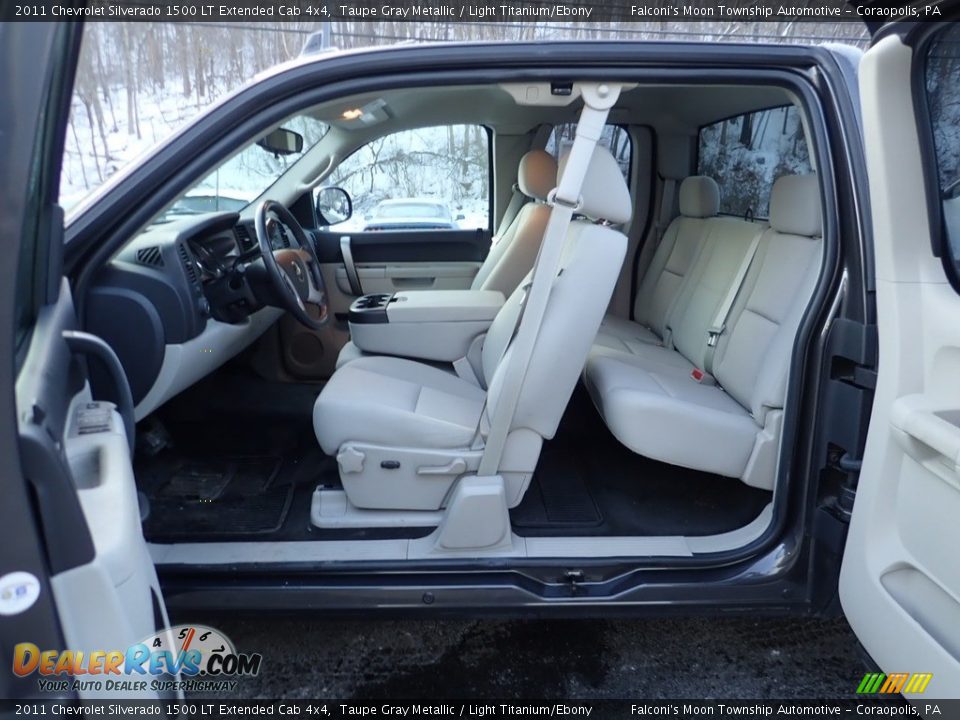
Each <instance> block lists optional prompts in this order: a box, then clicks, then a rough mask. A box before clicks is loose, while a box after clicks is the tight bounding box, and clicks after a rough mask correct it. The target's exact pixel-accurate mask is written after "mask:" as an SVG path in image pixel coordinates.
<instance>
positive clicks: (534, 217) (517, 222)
mask: <svg viewBox="0 0 960 720" xmlns="http://www.w3.org/2000/svg"><path fill="white" fill-rule="evenodd" d="M556 185H557V161H556V160H555V159H554V158H553V156H552V155H551V154H550V153H548V152H546V151H544V150H531V151H530V152H528V153H527V154H526V155H524V156H523V158H521V160H520V167H519V168H518V169H517V186H518V188H519V190H520V192H522V193H523V194H524V195H526V196H527V197H528V198H530V200H531V202H527V203H526V204H525V205H524V206H523V207H522V208H520V212H518V213H517V216H516V217H515V218H514V219H513V222H511V223H510V225H509V226H508V227H507V229H506V230H505V231H504V232H503V233H501V235H500V237H499V238H497V239H496V242H494V244H493V245H492V246H491V247H490V252H489V254H488V255H487V258H486V260H484V262H483V265H481V266H480V270H479V271H478V272H477V275H476V277H474V279H473V283H472V284H471V286H470V289H471V290H497V291H499V292H502V293H503V294H504V296H509V295H510V293H512V292H513V291H514V290H516V289H517V286H518V285H519V284H520V281H521V280H523V278H524V277H525V276H526V274H527V273H528V272H530V269H531V268H532V267H533V264H534V262H535V261H536V259H537V253H538V252H539V251H540V244H541V243H542V242H543V233H544V231H545V230H546V229H547V220H548V219H549V218H550V207H549V206H548V205H545V204H544V201H545V200H546V199H547V193H549V192H550V191H551V190H553V188H555V187H556Z"/></svg>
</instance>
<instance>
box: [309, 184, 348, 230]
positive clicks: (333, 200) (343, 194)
mask: <svg viewBox="0 0 960 720" xmlns="http://www.w3.org/2000/svg"><path fill="white" fill-rule="evenodd" d="M315 192H316V195H315V197H314V202H315V205H316V208H317V215H318V216H319V218H320V223H321V224H322V225H336V224H338V223H342V222H346V221H347V220H349V219H350V218H351V217H352V216H353V201H352V200H351V199H350V195H349V193H347V191H346V190H344V189H343V188H339V187H325V188H320V189H319V190H317V191H315Z"/></svg>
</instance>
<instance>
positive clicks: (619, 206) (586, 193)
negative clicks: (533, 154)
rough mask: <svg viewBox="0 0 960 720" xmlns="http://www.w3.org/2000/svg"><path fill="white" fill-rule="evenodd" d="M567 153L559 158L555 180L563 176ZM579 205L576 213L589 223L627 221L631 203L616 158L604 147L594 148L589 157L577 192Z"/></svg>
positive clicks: (616, 223) (625, 182)
mask: <svg viewBox="0 0 960 720" xmlns="http://www.w3.org/2000/svg"><path fill="white" fill-rule="evenodd" d="M568 156H569V152H566V153H564V154H563V155H562V156H561V157H560V169H559V172H558V177H563V171H564V168H565V167H566V164H567V157H568ZM580 197H581V205H580V209H579V210H577V213H578V214H580V215H586V216H587V217H588V218H591V219H592V220H606V221H607V222H609V223H612V224H614V225H622V224H623V223H626V222H629V220H630V216H631V215H632V214H633V202H632V201H631V199H630V190H629V189H628V188H627V181H626V180H624V179H623V171H621V170H620V165H619V164H617V161H616V159H615V158H614V157H613V155H611V154H610V151H609V150H607V149H606V148H605V147H600V146H597V147H596V148H595V149H594V151H593V156H592V157H591V158H590V165H589V166H588V167H587V174H586V175H585V176H584V178H583V187H582V188H581V189H580Z"/></svg>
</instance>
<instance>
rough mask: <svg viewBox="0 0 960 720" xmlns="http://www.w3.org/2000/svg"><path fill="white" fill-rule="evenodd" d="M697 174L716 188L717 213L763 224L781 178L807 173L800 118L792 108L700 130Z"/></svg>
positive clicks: (716, 123) (742, 117) (713, 125)
mask: <svg viewBox="0 0 960 720" xmlns="http://www.w3.org/2000/svg"><path fill="white" fill-rule="evenodd" d="M697 157H698V160H699V163H698V168H697V172H698V173H699V174H700V175H709V176H710V177H712V178H713V179H714V180H716V181H717V184H718V185H719V186H720V212H721V213H724V214H728V215H739V216H748V215H752V216H753V217H760V218H765V217H768V215H769V209H770V190H771V189H772V188H773V181H774V180H776V179H777V178H778V177H780V176H781V175H804V174H806V173H809V172H812V168H811V166H810V154H809V152H808V150H807V142H806V138H805V137H804V132H803V123H802V122H801V120H800V113H799V111H798V110H797V108H795V107H794V106H792V105H786V106H784V107H778V108H770V109H769V110H760V111H758V112H752V113H746V114H745V115H736V116H734V117H732V118H727V119H726V120H721V121H719V122H715V123H713V124H712V125H705V126H704V127H702V128H700V140H699V145H698V154H697Z"/></svg>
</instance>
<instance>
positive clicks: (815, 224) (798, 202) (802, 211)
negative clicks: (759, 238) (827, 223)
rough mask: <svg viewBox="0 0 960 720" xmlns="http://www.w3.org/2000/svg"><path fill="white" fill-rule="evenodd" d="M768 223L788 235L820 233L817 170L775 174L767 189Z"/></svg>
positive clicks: (821, 230)
mask: <svg viewBox="0 0 960 720" xmlns="http://www.w3.org/2000/svg"><path fill="white" fill-rule="evenodd" d="M770 227H772V228H773V229H774V230H776V231H777V232H782V233H787V234H790V235H806V236H807V237H819V236H820V234H821V232H823V224H822V221H821V216H820V184H819V183H818V182H817V175H816V173H811V174H810V175H784V176H782V177H779V178H777V180H776V182H774V183H773V190H771V191H770Z"/></svg>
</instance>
